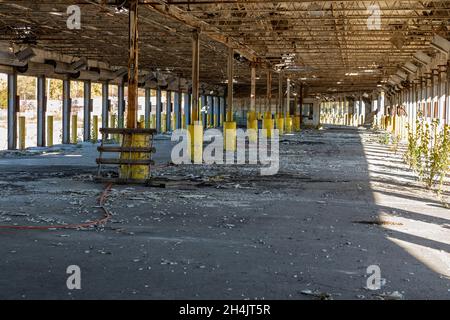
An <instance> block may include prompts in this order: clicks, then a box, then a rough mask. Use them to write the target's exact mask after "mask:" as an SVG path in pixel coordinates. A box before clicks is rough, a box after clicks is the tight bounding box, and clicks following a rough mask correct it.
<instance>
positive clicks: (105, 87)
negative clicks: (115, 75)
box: [102, 81, 110, 128]
mask: <svg viewBox="0 0 450 320" xmlns="http://www.w3.org/2000/svg"><path fill="white" fill-rule="evenodd" d="M109 104H110V103H109V82H108V81H106V82H103V83H102V127H103V128H108V124H109Z"/></svg>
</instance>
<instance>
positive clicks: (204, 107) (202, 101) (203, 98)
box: [200, 95, 208, 128]
mask: <svg viewBox="0 0 450 320" xmlns="http://www.w3.org/2000/svg"><path fill="white" fill-rule="evenodd" d="M200 107H201V109H200V110H201V113H200V114H201V116H202V119H201V120H202V124H203V128H206V127H207V123H206V122H207V121H206V120H207V117H206V110H207V108H208V105H207V102H206V96H204V95H201V96H200Z"/></svg>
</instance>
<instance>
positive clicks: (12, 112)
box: [8, 72, 19, 150]
mask: <svg viewBox="0 0 450 320" xmlns="http://www.w3.org/2000/svg"><path fill="white" fill-rule="evenodd" d="M18 111H19V97H18V96H17V73H16V72H13V73H11V74H8V150H15V149H17V112H18Z"/></svg>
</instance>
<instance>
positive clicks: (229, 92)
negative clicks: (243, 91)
mask: <svg viewBox="0 0 450 320" xmlns="http://www.w3.org/2000/svg"><path fill="white" fill-rule="evenodd" d="M233 69H234V49H233V48H228V63H227V75H228V88H227V106H226V110H227V121H228V122H231V121H233V78H234V75H233V73H234V72H233Z"/></svg>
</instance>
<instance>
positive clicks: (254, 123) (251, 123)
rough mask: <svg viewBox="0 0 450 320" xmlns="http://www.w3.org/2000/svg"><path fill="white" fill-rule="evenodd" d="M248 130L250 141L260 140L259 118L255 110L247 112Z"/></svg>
mask: <svg viewBox="0 0 450 320" xmlns="http://www.w3.org/2000/svg"><path fill="white" fill-rule="evenodd" d="M247 130H252V131H251V132H250V131H249V132H248V134H249V136H248V138H249V141H250V142H256V141H258V119H257V118H256V112H255V111H249V112H248V113H247Z"/></svg>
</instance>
